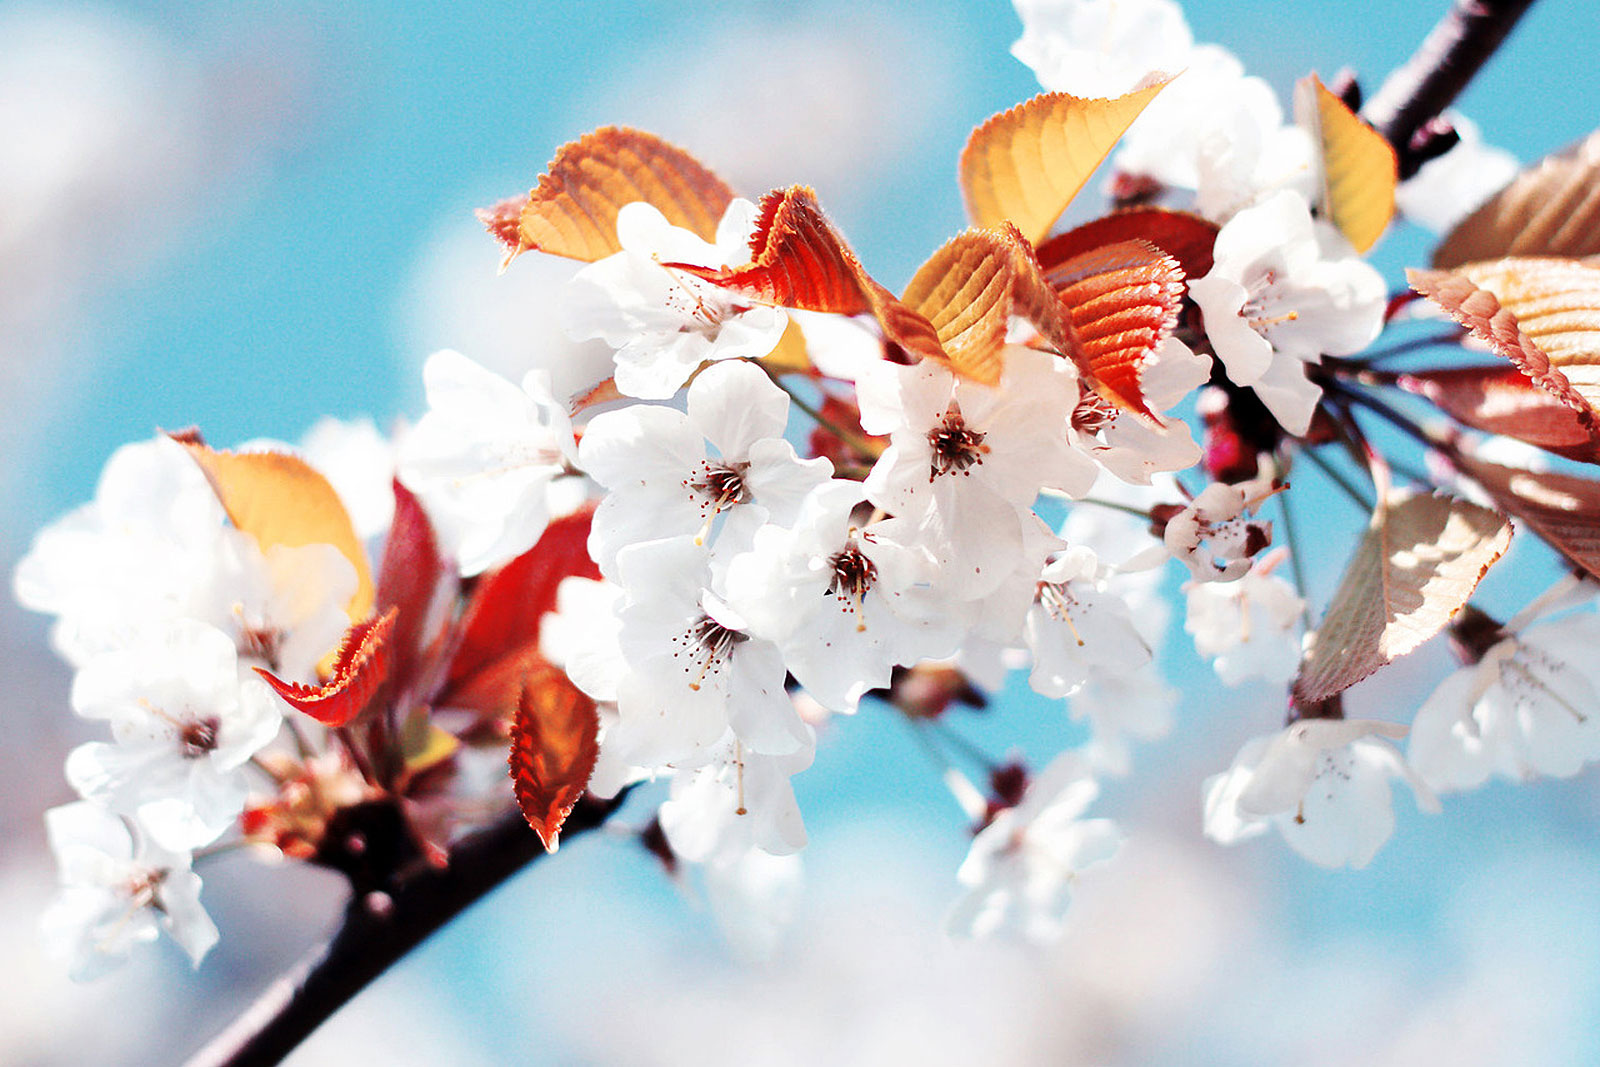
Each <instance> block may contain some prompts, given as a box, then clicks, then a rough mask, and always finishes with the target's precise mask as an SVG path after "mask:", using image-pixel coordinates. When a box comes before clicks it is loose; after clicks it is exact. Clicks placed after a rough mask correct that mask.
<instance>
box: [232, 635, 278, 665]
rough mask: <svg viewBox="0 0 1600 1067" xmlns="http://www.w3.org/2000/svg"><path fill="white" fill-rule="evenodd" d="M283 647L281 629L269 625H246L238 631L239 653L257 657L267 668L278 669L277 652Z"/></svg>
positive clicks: (248, 656)
mask: <svg viewBox="0 0 1600 1067" xmlns="http://www.w3.org/2000/svg"><path fill="white" fill-rule="evenodd" d="M282 649H283V631H282V630H279V629H277V628H275V627H271V626H259V627H257V626H246V627H244V628H243V629H242V630H240V632H239V655H241V656H245V657H247V658H250V659H258V660H260V661H261V662H263V663H265V664H266V665H267V669H268V670H270V671H274V672H276V671H277V670H278V653H279V652H281V651H282Z"/></svg>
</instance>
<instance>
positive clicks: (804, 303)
mask: <svg viewBox="0 0 1600 1067" xmlns="http://www.w3.org/2000/svg"><path fill="white" fill-rule="evenodd" d="M668 266H671V267H674V268H676V269H678V270H682V271H685V272H687V273H689V274H693V275H695V276H696V277H699V278H704V279H705V280H706V281H709V282H712V283H713V284H715V285H718V286H721V287H722V288H723V289H726V290H728V291H729V292H734V293H739V294H742V295H744V296H746V297H748V298H750V299H751V300H755V301H758V302H760V303H763V304H775V305H777V306H779V307H786V308H795V309H797V310H800V311H827V312H832V313H834V314H837V315H859V314H862V313H870V314H871V315H872V316H873V317H874V318H876V319H877V320H878V324H879V325H880V326H881V327H882V328H883V332H884V335H885V336H886V337H888V338H889V340H891V341H893V342H895V343H896V344H898V345H899V346H900V347H902V348H904V349H905V350H906V351H908V352H911V353H914V354H915V355H917V356H920V357H925V358H930V359H938V360H941V361H943V360H945V358H946V357H945V352H944V349H943V348H942V347H941V346H940V344H939V337H938V334H937V332H936V331H935V330H934V328H933V326H932V324H930V323H929V322H928V321H927V319H925V318H924V317H923V316H921V315H920V314H918V313H917V312H916V311H914V310H912V309H911V308H909V307H907V306H906V305H905V304H903V303H901V302H900V301H899V300H897V299H896V298H895V296H894V294H893V293H891V292H889V290H887V289H885V288H884V287H883V286H881V285H879V284H878V283H877V282H876V281H874V280H873V279H872V277H871V276H870V275H868V274H867V272H866V269H865V268H864V267H862V265H861V261H860V260H859V259H857V258H856V254H855V252H853V251H852V250H851V249H850V246H849V245H848V244H846V243H845V240H844V238H843V237H841V236H840V235H839V231H838V230H836V229H834V228H833V223H831V222H829V221H828V217H827V216H826V215H824V214H823V213H822V207H821V205H819V204H818V203H817V194H816V193H814V192H812V191H811V190H810V189H808V188H806V187H805V186H802V185H795V186H791V187H789V188H787V189H775V190H773V191H772V192H770V193H768V194H767V195H766V196H764V197H762V198H761V214H760V216H759V217H758V218H757V221H756V229H755V232H754V233H753V234H752V235H751V238H750V262H748V263H745V264H742V265H739V266H735V267H727V268H715V267H700V266H695V265H693V264H689V263H671V264H668Z"/></svg>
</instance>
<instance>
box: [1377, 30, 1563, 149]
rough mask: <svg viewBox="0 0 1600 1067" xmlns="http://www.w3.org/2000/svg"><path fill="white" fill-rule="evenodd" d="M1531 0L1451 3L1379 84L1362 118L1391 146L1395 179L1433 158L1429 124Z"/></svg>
mask: <svg viewBox="0 0 1600 1067" xmlns="http://www.w3.org/2000/svg"><path fill="white" fill-rule="evenodd" d="M1532 6H1533V0H1453V2H1452V4H1451V7H1450V10H1449V11H1448V12H1446V13H1445V16H1444V18H1442V19H1440V20H1439V24H1438V25H1437V26H1435V27H1434V28H1433V32H1431V33H1429V34H1428V36H1427V39H1426V40H1424V41H1423V42H1422V44H1421V46H1420V47H1418V48H1417V50H1416V52H1415V53H1414V54H1413V55H1412V56H1411V58H1410V59H1408V60H1406V62H1405V63H1404V64H1403V65H1402V66H1400V67H1399V68H1397V69H1396V70H1395V71H1394V73H1392V74H1390V75H1389V77H1388V79H1387V80H1385V81H1384V83H1383V87H1382V88H1381V89H1379V90H1378V94H1377V95H1376V96H1374V97H1373V98H1372V99H1371V101H1369V102H1368V103H1367V106H1366V107H1365V108H1364V109H1363V111H1362V116H1363V117H1364V118H1365V119H1366V120H1367V121H1368V122H1370V123H1372V125H1373V127H1374V128H1376V129H1377V131H1378V132H1379V133H1381V134H1383V136H1384V137H1385V139H1387V140H1388V142H1389V143H1390V144H1391V145H1393V146H1394V150H1395V152H1396V154H1398V155H1399V157H1400V177H1401V178H1409V177H1411V176H1412V175H1413V174H1415V173H1416V172H1417V171H1418V170H1419V169H1420V168H1421V166H1422V164H1423V163H1426V162H1427V161H1428V160H1429V159H1431V158H1432V157H1433V156H1435V155H1437V154H1439V152H1438V148H1437V146H1436V145H1434V146H1431V147H1433V148H1434V150H1433V151H1432V152H1430V151H1429V148H1430V141H1433V140H1435V137H1433V136H1432V135H1430V132H1429V131H1430V127H1429V123H1431V122H1432V120H1434V119H1435V118H1437V117H1438V115H1439V113H1440V112H1441V111H1443V110H1444V109H1445V108H1447V107H1449V106H1450V103H1451V101H1453V100H1454V99H1455V98H1456V96H1457V95H1458V94H1459V93H1460V92H1461V90H1462V89H1464V88H1466V86H1467V83H1468V82H1469V81H1471V80H1472V76H1473V75H1474V74H1476V73H1478V68H1479V67H1482V66H1483V64H1484V63H1485V62H1486V61H1487V60H1488V59H1489V57H1490V56H1492V55H1494V53H1495V50H1496V49H1498V48H1499V47H1500V44H1501V42H1502V41H1504V40H1505V38H1506V35H1507V34H1509V33H1510V32H1511V28H1512V27H1513V26H1515V25H1516V24H1517V20H1518V19H1520V18H1521V17H1522V15H1523V13H1524V12H1526V11H1527V10H1528V8H1530V7H1532Z"/></svg>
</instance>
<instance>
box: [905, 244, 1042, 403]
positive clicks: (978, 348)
mask: <svg viewBox="0 0 1600 1067" xmlns="http://www.w3.org/2000/svg"><path fill="white" fill-rule="evenodd" d="M902 299H903V300H904V302H905V303H906V304H907V305H908V306H910V307H911V308H913V309H915V310H916V312H917V313H918V314H920V315H921V316H923V317H924V318H926V319H927V320H928V321H929V322H930V323H932V324H933V328H934V329H935V330H937V331H938V334H939V343H940V345H942V346H943V348H944V351H945V353H946V354H947V355H948V357H949V361H950V366H951V368H952V369H953V370H955V371H956V373H958V374H961V375H963V376H965V377H968V378H971V379H973V380H975V381H979V382H983V383H984V384H985V385H995V384H998V383H999V381H1000V370H1001V365H1000V353H1001V351H1002V350H1003V349H1004V348H1005V343H1006V327H1007V324H1008V323H1009V321H1010V319H1011V317H1012V316H1018V317H1020V318H1025V319H1027V320H1028V321H1029V322H1031V323H1033V325H1034V327H1035V328H1036V329H1037V330H1038V331H1039V333H1040V334H1041V335H1042V336H1043V337H1044V339H1045V340H1046V341H1047V342H1048V343H1049V344H1050V345H1051V346H1053V347H1054V348H1055V349H1056V351H1058V352H1061V353H1063V354H1069V353H1071V352H1072V351H1073V340H1072V334H1071V331H1072V327H1071V326H1070V325H1068V323H1067V320H1066V318H1065V317H1064V316H1063V314H1062V309H1061V304H1060V302H1059V301H1058V300H1057V299H1056V294H1055V292H1054V291H1053V290H1052V289H1051V288H1050V284H1049V283H1048V282H1046V281H1045V278H1044V275H1043V273H1041V272H1040V270H1039V263H1038V261H1037V260H1035V259H1034V258H1033V246H1032V245H1030V244H1028V242H1027V241H1026V240H1025V239H1024V238H1023V236H1022V235H1021V234H1020V233H1018V232H1017V228H1016V227H1015V226H1012V225H1011V224H1010V223H1006V224H1003V225H1001V226H998V227H996V228H994V229H992V230H968V231H967V232H966V233H963V234H960V235H958V236H956V237H954V238H952V239H951V240H949V241H948V242H946V243H945V245H944V247H942V248H940V249H939V250H938V251H937V252H935V253H934V254H933V255H932V256H931V257H929V259H928V261H927V262H926V263H924V264H923V265H922V266H921V267H920V268H918V270H917V273H916V274H915V275H914V276H913V277H912V279H911V284H909V285H907V286H906V292H905V296H904V297H903V298H902Z"/></svg>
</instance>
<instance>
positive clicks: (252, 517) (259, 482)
mask: <svg viewBox="0 0 1600 1067" xmlns="http://www.w3.org/2000/svg"><path fill="white" fill-rule="evenodd" d="M177 440H178V441H179V442H180V443H181V444H182V445H183V446H184V447H185V448H187V449H188V450H189V454H190V455H191V456H193V457H194V458H195V462H197V463H199V464H200V469H201V470H202V471H204V472H205V475H206V479H207V480H208V481H209V482H210V483H211V488H212V489H214V490H215V491H216V494H217V499H218V500H220V501H222V507H223V509H224V510H225V511H226V512H227V513H228V518H229V519H230V520H232V522H233V524H234V525H235V526H237V527H238V528H239V529H240V530H243V531H244V532H245V533H247V534H249V535H250V536H251V537H254V538H255V540H256V544H258V545H259V546H260V547H261V551H263V552H265V551H267V550H268V549H270V548H272V547H273V546H274V545H287V546H289V547H291V548H295V547H298V546H300V545H316V544H329V545H332V546H333V547H334V548H336V549H338V550H339V551H340V552H341V553H343V555H344V557H345V558H346V559H348V560H349V561H350V565H351V566H352V567H354V568H355V570H356V591H355V594H354V595H353V596H352V597H351V598H350V603H349V604H347V605H345V613H346V614H347V615H349V617H350V621H351V622H359V621H361V620H362V619H365V618H366V617H367V616H368V615H370V614H371V613H372V572H371V570H370V569H369V568H368V566H367V553H366V549H364V548H363V547H362V546H361V541H360V539H359V538H358V537H356V531H355V526H354V525H352V523H351V522H350V514H349V512H347V511H345V508H344V503H343V502H342V501H340V499H339V494H338V493H337V492H335V491H334V488H333V486H331V485H329V484H328V479H326V478H324V477H323V476H322V475H321V474H319V473H318V472H317V471H316V469H315V468H313V467H312V466H311V465H310V464H309V463H307V462H306V461H305V460H303V459H300V458H299V457H297V456H291V455H288V454H287V453H284V452H217V451H214V450H212V449H210V448H208V447H206V445H205V444H204V443H202V442H201V441H199V440H198V439H197V438H192V437H183V438H177Z"/></svg>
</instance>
